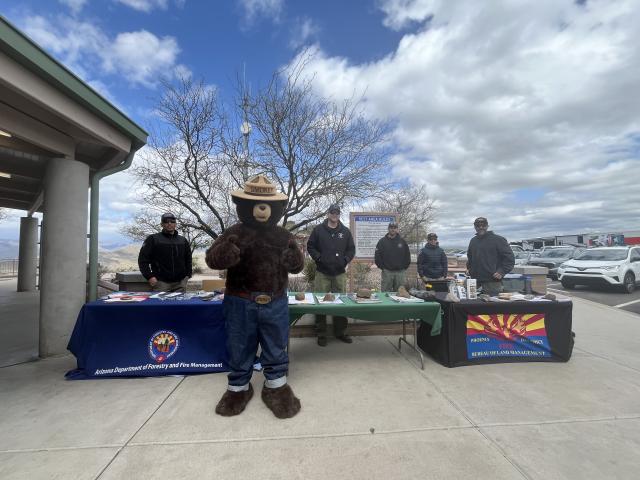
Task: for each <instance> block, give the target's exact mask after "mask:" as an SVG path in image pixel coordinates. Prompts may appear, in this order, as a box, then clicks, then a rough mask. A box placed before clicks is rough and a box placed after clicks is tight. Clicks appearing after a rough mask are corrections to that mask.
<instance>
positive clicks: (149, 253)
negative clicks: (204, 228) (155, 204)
mask: <svg viewBox="0 0 640 480" xmlns="http://www.w3.org/2000/svg"><path fill="white" fill-rule="evenodd" d="M160 222H161V223H162V231H161V232H158V233H154V234H153V235H149V236H148V237H147V239H146V240H145V241H144V243H143V244H142V248H141V249H140V254H139V255H138V267H139V268H140V272H141V273H142V275H143V276H144V278H146V279H147V281H148V282H149V285H151V289H152V290H153V291H157V292H176V291H181V292H184V291H186V290H187V281H188V280H189V278H190V277H191V275H192V264H191V247H190V245H189V242H187V239H186V238H184V237H183V236H181V235H178V232H177V231H176V217H175V215H174V214H173V213H164V214H162V217H161V219H160Z"/></svg>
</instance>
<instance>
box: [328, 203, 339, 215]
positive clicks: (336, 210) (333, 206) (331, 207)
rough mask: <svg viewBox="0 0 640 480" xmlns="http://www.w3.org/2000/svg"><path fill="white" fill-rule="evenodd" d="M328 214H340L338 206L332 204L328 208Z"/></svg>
mask: <svg viewBox="0 0 640 480" xmlns="http://www.w3.org/2000/svg"><path fill="white" fill-rule="evenodd" d="M328 212H329V213H331V212H338V213H340V205H338V204H337V203H332V204H331V205H330V206H329V210H328Z"/></svg>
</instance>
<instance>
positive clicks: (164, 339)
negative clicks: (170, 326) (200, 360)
mask: <svg viewBox="0 0 640 480" xmlns="http://www.w3.org/2000/svg"><path fill="white" fill-rule="evenodd" d="M179 346H180V339H179V338H178V335H176V334H175V333H173V332H170V331H169V330H160V331H159V332H156V333H154V334H153V335H152V336H151V339H150V340H149V355H150V356H151V358H153V359H154V360H155V361H156V363H162V362H164V361H165V360H166V359H167V358H169V357H171V356H172V355H173V354H174V353H176V352H177V351H178V347H179Z"/></svg>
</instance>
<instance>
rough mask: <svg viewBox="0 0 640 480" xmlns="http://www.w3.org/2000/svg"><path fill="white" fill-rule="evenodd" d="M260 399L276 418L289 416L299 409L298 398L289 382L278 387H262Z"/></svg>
mask: <svg viewBox="0 0 640 480" xmlns="http://www.w3.org/2000/svg"><path fill="white" fill-rule="evenodd" d="M262 401H263V402H264V403H265V404H266V405H267V407H269V409H270V410H271V411H272V412H273V414H274V415H275V416H276V417H278V418H291V417H293V416H294V415H295V414H296V413H298V412H299V411H300V408H301V406H300V400H299V399H298V398H296V396H295V395H294V394H293V390H291V387H290V386H289V384H285V385H283V386H281V387H278V388H267V387H263V388H262Z"/></svg>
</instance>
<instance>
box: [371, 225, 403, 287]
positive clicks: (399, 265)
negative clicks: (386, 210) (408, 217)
mask: <svg viewBox="0 0 640 480" xmlns="http://www.w3.org/2000/svg"><path fill="white" fill-rule="evenodd" d="M388 230H389V231H388V233H387V234H386V235H385V236H384V237H382V238H381V239H380V240H378V244H377V245H376V254H375V262H376V265H377V267H378V268H379V269H380V270H382V282H381V284H382V286H381V287H380V290H381V291H383V292H395V291H397V290H398V288H399V287H400V285H404V283H405V280H406V276H407V267H408V266H409V264H410V263H411V253H409V245H407V242H405V240H404V238H402V237H401V236H400V234H399V233H398V224H397V223H396V222H391V223H390V224H389V227H388Z"/></svg>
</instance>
